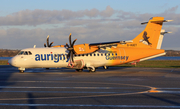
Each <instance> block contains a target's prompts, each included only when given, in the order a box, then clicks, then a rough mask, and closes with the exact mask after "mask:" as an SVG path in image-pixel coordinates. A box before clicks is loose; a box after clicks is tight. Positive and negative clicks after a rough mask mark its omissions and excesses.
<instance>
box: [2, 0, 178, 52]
mask: <svg viewBox="0 0 180 109" xmlns="http://www.w3.org/2000/svg"><path fill="white" fill-rule="evenodd" d="M0 2H1V5H0V49H23V48H31V47H33V46H34V45H36V47H44V46H43V45H44V43H46V37H47V36H48V35H49V36H50V42H54V45H65V44H66V43H68V37H69V34H70V33H72V40H73V39H77V41H76V43H75V44H82V43H98V42H108V41H122V40H132V39H133V38H135V37H136V36H137V35H138V34H139V33H140V32H141V31H143V30H144V28H145V26H146V25H141V22H146V21H148V20H149V19H150V18H151V17H155V16H161V17H164V18H165V20H173V22H168V23H164V24H163V27H162V28H163V29H165V30H166V31H168V32H172V33H171V34H165V37H164V39H163V43H162V49H165V50H180V43H179V41H180V1H179V0H0Z"/></svg>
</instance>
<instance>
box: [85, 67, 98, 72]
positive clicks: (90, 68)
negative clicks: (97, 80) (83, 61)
mask: <svg viewBox="0 0 180 109" xmlns="http://www.w3.org/2000/svg"><path fill="white" fill-rule="evenodd" d="M87 69H88V70H89V72H95V71H96V69H95V68H94V67H88V68H87Z"/></svg>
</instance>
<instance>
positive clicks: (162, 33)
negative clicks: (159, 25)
mask: <svg viewBox="0 0 180 109" xmlns="http://www.w3.org/2000/svg"><path fill="white" fill-rule="evenodd" d="M166 33H172V32H161V35H164V34H166Z"/></svg>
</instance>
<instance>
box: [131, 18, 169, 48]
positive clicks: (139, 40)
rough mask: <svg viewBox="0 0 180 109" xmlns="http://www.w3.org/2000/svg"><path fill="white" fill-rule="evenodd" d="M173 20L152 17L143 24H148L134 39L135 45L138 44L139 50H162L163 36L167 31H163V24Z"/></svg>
mask: <svg viewBox="0 0 180 109" xmlns="http://www.w3.org/2000/svg"><path fill="white" fill-rule="evenodd" d="M169 21H171V20H164V17H152V18H151V19H150V20H149V21H148V22H144V23H141V24H147V26H146V27H145V29H144V30H143V31H142V32H141V33H140V34H139V35H138V36H136V37H135V38H134V39H133V43H135V44H137V47H139V48H154V49H160V47H161V44H162V40H163V34H162V35H161V32H164V31H165V30H162V31H161V28H162V25H163V22H169Z"/></svg>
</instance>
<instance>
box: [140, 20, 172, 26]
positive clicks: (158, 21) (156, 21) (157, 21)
mask: <svg viewBox="0 0 180 109" xmlns="http://www.w3.org/2000/svg"><path fill="white" fill-rule="evenodd" d="M171 21H173V20H154V21H153V20H152V21H151V23H162V22H171ZM147 23H148V22H143V23H141V25H144V24H147Z"/></svg>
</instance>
